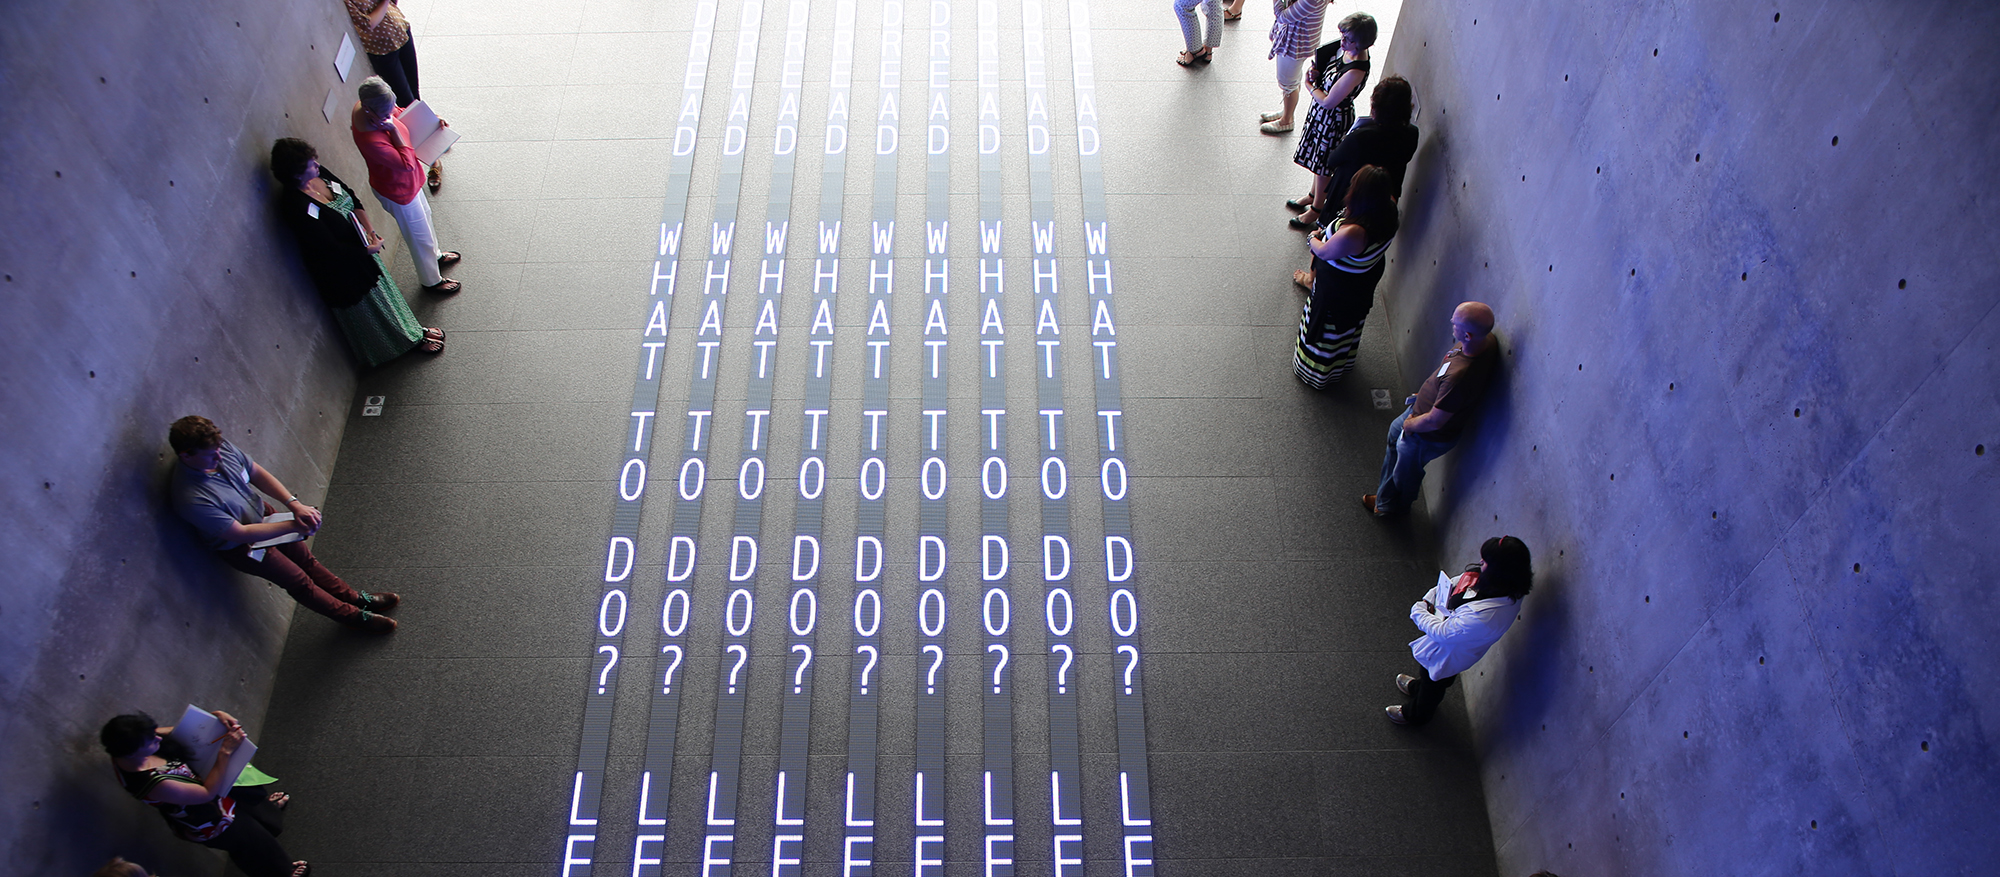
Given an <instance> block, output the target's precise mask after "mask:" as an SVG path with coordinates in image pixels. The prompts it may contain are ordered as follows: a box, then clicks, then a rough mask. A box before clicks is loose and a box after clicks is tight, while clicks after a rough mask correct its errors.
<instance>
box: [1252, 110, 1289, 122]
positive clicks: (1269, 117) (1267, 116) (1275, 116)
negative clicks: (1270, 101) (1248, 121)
mask: <svg viewBox="0 0 2000 877" xmlns="http://www.w3.org/2000/svg"><path fill="white" fill-rule="evenodd" d="M1284 117H1285V114H1284V113H1283V112H1282V111H1281V112H1276V113H1264V114H1262V115H1259V116H1258V117H1257V121H1259V122H1275V121H1278V120H1279V119H1282V118H1284Z"/></svg>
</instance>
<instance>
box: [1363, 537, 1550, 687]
mask: <svg viewBox="0 0 2000 877" xmlns="http://www.w3.org/2000/svg"><path fill="white" fill-rule="evenodd" d="M1534 583H1535V571H1534V566H1533V564H1532V563H1531V560H1530V558H1529V556H1528V546H1527V544H1526V543H1523V542H1522V541H1521V540H1519V539H1516V538H1514V537H1512V536H1495V537H1493V538H1491V539H1488V540H1486V541H1485V542H1484V543H1482V544H1481V545H1480V546H1479V562H1478V563H1475V564H1471V565H1469V566H1467V567H1466V568H1465V572H1464V573H1462V574H1460V575H1459V577H1458V579H1457V580H1456V581H1454V580H1453V579H1452V578H1451V577H1450V576H1448V575H1446V574H1444V573H1442V572H1440V573H1438V584H1437V587H1435V588H1432V589H1431V591H1430V593H1428V594H1425V595H1424V598H1423V599H1421V600H1418V601H1417V602H1415V603H1413V604H1411V605H1410V620H1411V621H1413V622H1416V625H1417V629H1418V630H1421V631H1423V635H1422V636H1419V637H1417V638H1416V639H1414V640H1411V641H1410V654H1411V656H1412V657H1415V658H1416V659H1417V675H1415V676H1411V675H1409V674H1403V675H1400V676H1397V677H1396V689H1397V690H1398V691H1401V692H1403V693H1404V694H1406V695H1409V697H1410V699H1409V701H1408V702H1406V703H1403V704H1401V705H1398V706H1392V707H1388V708H1387V710H1386V712H1387V713H1388V714H1389V721H1391V722H1395V723H1396V724H1398V725H1421V724H1423V723H1425V722H1428V721H1430V719H1431V716H1432V715H1433V714H1435V713H1436V712H1437V707H1438V704H1439V703H1441V702H1443V701H1444V692H1445V689H1447V688H1450V687H1451V686H1452V683H1454V682H1457V681H1458V674H1460V673H1463V672H1465V671H1466V670H1469V669H1471V668H1472V665H1473V664H1474V663H1476V662H1478V660H1479V659H1480V658H1481V657H1484V656H1485V655H1486V650H1487V649H1490V648H1492V647H1493V644H1494V643H1497V642H1499V641H1500V637H1501V635H1503V634H1505V633H1506V632H1507V628H1509V627H1512V626H1514V618H1515V617H1516V616H1517V615H1519V614H1520V611H1521V598H1522V597H1526V596H1528V590H1529V589H1530V588H1532V587H1534Z"/></svg>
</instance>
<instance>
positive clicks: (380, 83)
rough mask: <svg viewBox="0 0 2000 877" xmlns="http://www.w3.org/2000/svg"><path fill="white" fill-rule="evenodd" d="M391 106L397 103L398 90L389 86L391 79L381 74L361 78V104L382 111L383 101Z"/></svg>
mask: <svg viewBox="0 0 2000 877" xmlns="http://www.w3.org/2000/svg"><path fill="white" fill-rule="evenodd" d="M383 101H388V102H389V104H390V105H391V107H393V106H394V105H395V103H396V90H395V89H393V88H390V87H389V81H388V80H386V79H383V78H382V77H380V76H370V77H368V78H367V79H363V80H361V105H362V106H364V107H367V108H368V109H370V110H375V111H380V110H381V109H382V102H383Z"/></svg>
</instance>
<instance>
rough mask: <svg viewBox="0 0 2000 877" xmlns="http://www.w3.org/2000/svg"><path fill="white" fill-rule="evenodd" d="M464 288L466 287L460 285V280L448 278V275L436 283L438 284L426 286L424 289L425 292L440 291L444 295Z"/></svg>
mask: <svg viewBox="0 0 2000 877" xmlns="http://www.w3.org/2000/svg"><path fill="white" fill-rule="evenodd" d="M463 288H464V287H462V286H460V285H459V283H458V281H456V280H452V279H451V278H448V277H447V278H445V279H443V280H440V281H438V282H437V284H436V285H434V286H426V287H424V291H425V292H435V293H440V294H443V295H450V294H452V293H454V292H457V291H459V290H460V289H463Z"/></svg>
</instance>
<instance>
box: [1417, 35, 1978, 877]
mask: <svg viewBox="0 0 2000 877" xmlns="http://www.w3.org/2000/svg"><path fill="white" fill-rule="evenodd" d="M1996 34H2000V7H1995V6H1993V5H1991V4H1945V3H1918V4H1889V3H1867V4H1856V3H1769V2H1758V3H1747V4H1746V3H1740V2H1722V0H1689V2H1678V3H1675V2H1649V3H1629V2H1565V3H1553V2H1547V0H1540V2H1529V3H1525V4H1523V3H1515V2H1495V0H1469V2H1467V0H1454V2H1439V0H1408V2H1407V3H1406V4H1405V6H1404V9H1403V12H1402V17H1401V21H1400V25H1399V28H1398V30H1397V33H1396V44H1395V51H1394V54H1393V56H1391V57H1390V58H1389V63H1388V65H1387V67H1388V69H1389V70H1391V71H1393V72H1397V73H1401V74H1403V75H1405V76H1407V77H1409V78H1410V80H1411V81H1412V82H1413V83H1414V84H1415V86H1416V90H1417V93H1418V95H1419V96H1420V100H1421V103H1422V104H1423V115H1422V117H1421V119H1420V120H1419V124H1420V125H1422V126H1423V129H1424V141H1423V145H1422V147H1421V149H1420V150H1419V152H1418V156H1417V159H1416V162H1415V163H1414V165H1413V166H1412V172H1411V175H1410V192H1409V194H1408V196H1407V203H1406V205H1405V215H1406V224H1405V225H1404V231H1403V234H1402V236H1401V237H1400V238H1399V239H1398V241H1397V243H1396V249H1395V251H1394V253H1393V255H1394V256H1395V257H1396V258H1395V264H1394V266H1393V267H1392V269H1391V271H1390V273H1389V275H1388V277H1387V278H1386V280H1385V282H1384V284H1383V288H1384V289H1385V290H1386V300H1387V307H1388V309H1389V311H1390V314H1391V316H1392V318H1393V320H1394V326H1395V330H1396V332H1397V334H1398V340H1399V344H1400V350H1399V354H1400V357H1401V360H1402V363H1403V367H1404V370H1405V374H1406V375H1407V376H1408V377H1409V380H1410V381H1411V382H1412V383H1411V386H1412V387H1414V386H1415V383H1414V382H1415V381H1416V380H1418V379H1419V377H1420V376H1421V375H1422V374H1423V372H1424V370H1425V369H1426V368H1428V367H1430V366H1432V365H1433V364H1434V363H1435V362H1436V357H1437V355H1438V354H1439V352H1440V351H1441V350H1442V349H1443V347H1444V346H1445V345H1446V344H1448V343H1449V342H1448V340H1447V337H1446V333H1445V318H1446V315H1447V314H1448V313H1449V311H1450V309H1451V307H1452V306H1453V304H1455V303H1456V302H1458V301H1459V300H1461V299H1465V298H1477V299H1483V300H1485V301H1487V302H1490V303H1492V304H1493V305H1494V306H1495V307H1496V309H1497V310H1498V312H1499V317H1500V322H1501V325H1502V326H1503V329H1504V332H1505V336H1506V341H1507V344H1508V348H1509V349H1508V355H1507V357H1506V364H1507V366H1508V373H1507V376H1506V380H1505V381H1504V382H1502V383H1500V384H1499V385H1498V388H1497V390H1496V398H1494V399H1493V400H1492V404H1491V407H1490V408H1489V410H1488V411H1487V412H1486V414H1485V418H1484V423H1483V424H1482V425H1481V426H1480V427H1479V430H1478V432H1477V434H1476V436H1475V437H1473V438H1471V439H1469V440H1468V441H1467V442H1466V443H1465V444H1463V445H1461V447H1460V448H1459V449H1458V450H1457V451H1456V452H1455V453H1454V454H1453V455H1452V456H1448V457H1446V458H1444V460H1442V461H1440V464H1439V465H1438V466H1434V467H1433V472H1434V474H1443V475H1444V476H1445V477H1443V478H1439V479H1436V480H1435V481H1434V482H1433V483H1432V485H1431V487H1432V488H1433V490H1432V494H1431V497H1430V499H1431V501H1432V505H1433V508H1434V509H1438V510H1440V512H1439V513H1440V516H1441V517H1442V519H1443V522H1444V526H1443V528H1442V530H1441V532H1443V533H1444V534H1446V539H1445V541H1444V545H1443V547H1442V550H1443V552H1444V555H1445V557H1444V558H1443V559H1444V560H1446V561H1448V562H1450V563H1458V562H1463V561H1465V560H1468V559H1470V558H1472V557H1473V556H1474V552H1475V550H1476V547H1477V543H1478V541H1479V540H1480V539H1481V538H1483V537H1486V536H1489V535H1498V534H1501V533H1512V534H1515V535H1519V536H1522V537H1523V538H1525V539H1526V540H1527V541H1528V542H1529V544H1530V545H1531V546H1532V547H1533V548H1534V549H1535V550H1536V551H1537V561H1538V567H1539V571H1540V573H1541V578H1540V579H1539V585H1538V587H1537V589H1536V591H1535V593H1534V595H1533V596H1532V597H1531V598H1529V600H1528V602H1527V604H1526V607H1525V614H1524V616H1523V619H1522V622H1521V623H1520V624H1519V625H1517V626H1516V627H1515V629H1514V630H1513V631H1512V632H1511V633H1509V634H1508V637H1507V640H1506V641H1505V642H1503V643H1502V644H1501V645H1500V647H1499V648H1498V649H1496V650H1495V651H1494V652H1493V653H1492V654H1491V655H1490V656H1489V657H1488V659H1487V660H1486V661H1485V662H1484V663H1482V664H1481V665H1480V667H1479V668H1478V671H1477V672H1476V673H1475V674H1474V675H1475V676H1476V677H1478V678H1472V679H1469V680H1468V682H1469V683H1470V684H1469V685H1468V686H1466V687H1467V695H1468V697H1469V699H1470V700H1469V702H1470V704H1471V712H1472V716H1473V718H1474V722H1475V725H1476V727H1477V729H1478V735H1479V745H1480V748H1481V751H1482V753H1483V759H1484V760H1483V763H1482V764H1483V767H1482V769H1483V771H1484V774H1485V776H1484V780H1485V788H1486V791H1487V795H1488V809H1489V811H1490V812H1491V814H1492V818H1493V832H1494V838H1495V844H1496V847H1497V849H1498V851H1499V857H1500V861H1501V872H1502V873H1504V874H1525V873H1528V872H1529V871H1532V870H1534V869H1537V868H1550V869H1553V870H1555V871H1557V872H1558V873H1562V874H1577V875H1582V874H1702V873H1710V874H1791V873H1810V874H1818V875H1832V874H1891V873H1895V874H1926V875H1931V874H1973V873H1991V869H1992V868H1993V865H1994V863H1995V862H1996V861H2000V833H1995V832H1994V831H1993V830H1992V828H1991V825H1990V821H1991V814H1992V812H1993V811H1994V809H1995V808H1996V806H2000V768H1996V765H2000V757H1996V756H2000V685H1995V684H1994V682H1993V681H1992V671H1993V668H1994V667H1995V666H1996V665H2000V636H1996V635H1995V634H1994V632H1993V627H1992V624H1991V619H1992V618H1994V617H1996V614H2000V613H1996V610H2000V597H1996V596H1995V594H1996V591H1995V589H1994V588H1993V587H1992V586H1991V584H1990V583H1989V582H1987V581H1986V580H1985V579H1986V578H1987V576H1986V575H1984V574H1982V572H1981V570H1982V568H1984V567H1985V566H1986V565H1987V564H1989V563H1990V561H1991V557H1992V546H1993V545H1994V543H1995V541H1996V540H1995V534H1996V533H2000V500H1996V496H2000V476H1996V474H1995V467H1996V464H2000V389H1996V388H2000V382H1996V379H1995V374H1994V371H1995V368H1996V366H2000V356H1996V345H2000V309H1996V307H1995V305H1996V302H2000V256H1996V254H2000V233H1996V231H1995V224H1994V222H1993V219H1992V216H1993V214H1994V208H1995V207H1996V206H2000V201H1997V200H1996V197H1995V194H1996V191H1997V190H2000V183H1996V180H2000V125H1996V124H1995V121H1994V120H1995V119H1996V118H2000V85H1996V84H1997V83H2000V54H1996V53H1995V52H1994V51H1993V49H1992V47H1993V38H1994V36H1995V35H1996ZM1981 534H1984V535H1981Z"/></svg>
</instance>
